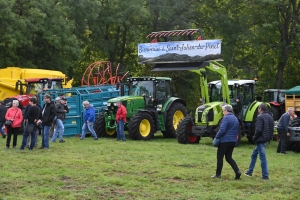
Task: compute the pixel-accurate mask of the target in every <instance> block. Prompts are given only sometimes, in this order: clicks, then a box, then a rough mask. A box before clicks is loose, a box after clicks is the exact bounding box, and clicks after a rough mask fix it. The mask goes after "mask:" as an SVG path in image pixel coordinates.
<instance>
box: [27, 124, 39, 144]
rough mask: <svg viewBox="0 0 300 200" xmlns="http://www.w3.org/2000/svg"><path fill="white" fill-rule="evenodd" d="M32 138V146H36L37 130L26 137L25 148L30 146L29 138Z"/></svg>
mask: <svg viewBox="0 0 300 200" xmlns="http://www.w3.org/2000/svg"><path fill="white" fill-rule="evenodd" d="M31 137H34V146H37V145H38V138H39V130H38V129H37V128H36V130H35V132H33V133H32V134H29V135H28V138H27V142H26V146H30V138H31Z"/></svg>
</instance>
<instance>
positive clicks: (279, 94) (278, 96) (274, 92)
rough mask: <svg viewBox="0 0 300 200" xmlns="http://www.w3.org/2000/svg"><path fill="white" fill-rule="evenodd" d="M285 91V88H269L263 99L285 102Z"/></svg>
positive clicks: (279, 102)
mask: <svg viewBox="0 0 300 200" xmlns="http://www.w3.org/2000/svg"><path fill="white" fill-rule="evenodd" d="M285 91H286V90H284V89H267V90H265V91H264V96H263V101H265V102H270V103H271V102H274V103H278V104H283V103H284V102H285V98H284V95H285Z"/></svg>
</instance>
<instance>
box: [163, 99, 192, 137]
mask: <svg viewBox="0 0 300 200" xmlns="http://www.w3.org/2000/svg"><path fill="white" fill-rule="evenodd" d="M185 116H187V110H186V108H185V106H184V105H183V104H181V103H173V105H171V107H170V108H169V110H168V111H167V119H166V120H167V121H166V131H162V134H163V136H164V137H165V138H175V137H176V130H177V128H178V124H179V122H180V121H181V120H182V119H183V118H184V117H185Z"/></svg>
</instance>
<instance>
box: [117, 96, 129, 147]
mask: <svg viewBox="0 0 300 200" xmlns="http://www.w3.org/2000/svg"><path fill="white" fill-rule="evenodd" d="M117 106H118V111H117V115H116V121H117V140H118V141H119V140H120V139H122V141H123V142H125V141H126V139H125V133H124V124H125V122H126V115H127V110H126V108H125V106H123V105H122V102H121V101H118V102H117Z"/></svg>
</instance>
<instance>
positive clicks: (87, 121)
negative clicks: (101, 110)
mask: <svg viewBox="0 0 300 200" xmlns="http://www.w3.org/2000/svg"><path fill="white" fill-rule="evenodd" d="M82 104H83V106H84V108H85V111H84V114H83V126H82V134H81V137H80V140H83V139H84V138H85V134H86V131H87V129H89V131H90V132H91V133H92V135H93V137H94V140H98V137H97V134H96V132H95V130H94V122H95V108H94V107H93V106H92V105H90V103H89V102H88V101H84V102H83V103H82Z"/></svg>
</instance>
